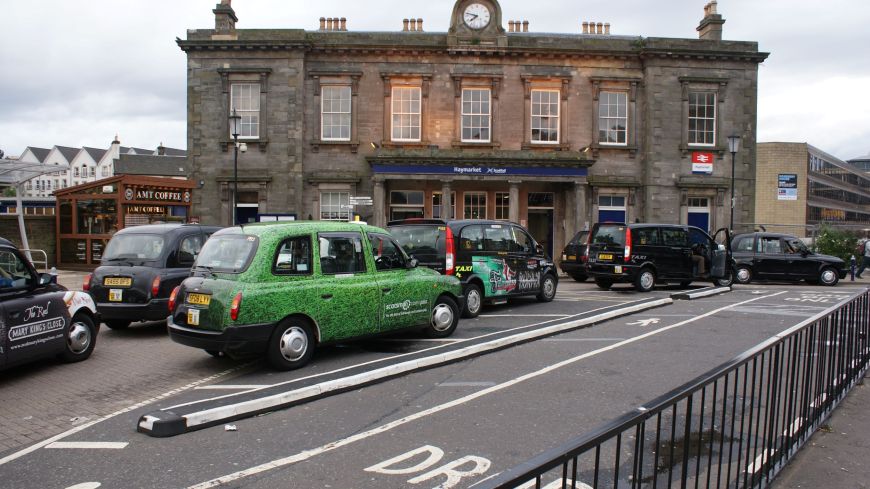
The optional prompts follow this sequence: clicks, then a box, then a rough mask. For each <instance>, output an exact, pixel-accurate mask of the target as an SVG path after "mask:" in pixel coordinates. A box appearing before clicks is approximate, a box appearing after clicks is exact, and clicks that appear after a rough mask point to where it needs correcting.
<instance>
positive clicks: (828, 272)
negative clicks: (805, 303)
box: [819, 267, 840, 287]
mask: <svg viewBox="0 0 870 489" xmlns="http://www.w3.org/2000/svg"><path fill="white" fill-rule="evenodd" d="M819 281H820V282H821V283H822V285H827V286H829V287H833V286H835V285H837V282H839V281H840V276H839V275H837V271H836V270H834V269H833V268H831V267H825V268H823V269H822V271H821V273H819Z"/></svg>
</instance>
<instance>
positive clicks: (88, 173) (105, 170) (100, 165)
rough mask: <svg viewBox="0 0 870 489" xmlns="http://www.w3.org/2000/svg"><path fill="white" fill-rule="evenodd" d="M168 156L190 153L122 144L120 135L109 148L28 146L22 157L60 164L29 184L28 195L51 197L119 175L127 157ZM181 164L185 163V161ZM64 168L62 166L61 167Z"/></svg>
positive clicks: (23, 158)
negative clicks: (119, 164) (120, 162)
mask: <svg viewBox="0 0 870 489" xmlns="http://www.w3.org/2000/svg"><path fill="white" fill-rule="evenodd" d="M135 156H165V157H177V158H184V157H186V156H187V152H186V151H184V150H181V149H175V148H166V147H164V146H163V145H162V144H161V145H160V146H159V147H158V148H157V149H156V150H149V149H143V148H134V147H127V146H121V142H120V141H119V140H118V137H117V136H115V139H114V141H112V143H111V144H110V145H109V147H108V149H99V148H90V147H87V146H85V147H82V148H72V147H69V146H53V147H52V148H51V149H46V148H37V147H33V146H28V147H27V148H25V149H24V152H22V153H21V155H20V156H19V158H18V159H19V160H21V161H24V162H28V163H41V164H45V165H57V166H58V167H59V169H58V171H56V172H53V173H50V174H48V175H43V176H40V177H36V178H34V179H32V180H30V181H28V182H27V183H26V184H25V190H24V192H25V195H24V197H51V196H52V193H53V192H54V191H56V190H61V189H64V188H67V187H74V186H76V185H82V184H85V183H90V182H95V181H97V180H99V179H102V178H106V177H111V176H114V175H115V163H116V162H117V161H118V160H119V159H121V158H124V157H135ZM181 166H184V164H183V163H182V165H181ZM61 167H62V169H60V168H61Z"/></svg>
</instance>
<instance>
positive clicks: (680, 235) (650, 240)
mask: <svg viewBox="0 0 870 489" xmlns="http://www.w3.org/2000/svg"><path fill="white" fill-rule="evenodd" d="M586 253H587V260H586V271H587V273H588V274H589V276H590V277H592V278H594V279H595V283H596V284H597V285H598V287H600V288H602V289H609V288H610V287H611V286H612V285H613V284H614V283H618V282H629V283H632V284H634V287H635V289H637V290H639V291H641V292H648V291H650V290H652V289H653V287H655V285H656V284H657V283H678V284H680V286H682V287H687V286H688V285H689V284H690V283H692V282H693V281H695V280H710V281H712V282H713V283H714V284H716V285H719V286H723V287H727V286H729V285H731V283H732V281H733V278H732V277H733V273H732V272H733V261H732V258H731V250H730V248H729V239H728V230H727V229H720V230H719V231H717V232H716V234H715V238H714V237H711V236H710V235H709V234H707V233H706V232H704V231H702V230H701V229H699V228H696V227H694V226H683V225H674V224H640V223H639V224H622V223H598V224H595V225H594V226H593V227H592V231H591V234H590V237H589V246H588V248H587V250H586Z"/></svg>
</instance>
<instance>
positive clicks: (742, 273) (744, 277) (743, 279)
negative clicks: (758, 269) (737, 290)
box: [735, 265, 752, 285]
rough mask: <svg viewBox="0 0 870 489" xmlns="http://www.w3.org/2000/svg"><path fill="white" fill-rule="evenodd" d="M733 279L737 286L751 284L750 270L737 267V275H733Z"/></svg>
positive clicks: (744, 267) (745, 267)
mask: <svg viewBox="0 0 870 489" xmlns="http://www.w3.org/2000/svg"><path fill="white" fill-rule="evenodd" d="M735 279H736V280H737V283H738V284H743V285H746V284H748V283H749V282H752V269H751V268H749V267H747V266H743V265H741V266H739V267H737V273H736V274H735Z"/></svg>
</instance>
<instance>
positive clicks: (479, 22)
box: [462, 3, 489, 29]
mask: <svg viewBox="0 0 870 489" xmlns="http://www.w3.org/2000/svg"><path fill="white" fill-rule="evenodd" d="M462 20H464V21H465V25H467V26H468V27H471V28H472V29H483V28H484V27H486V26H487V24H489V9H488V8H486V6H485V5H483V4H480V3H472V4H471V5H469V6H468V7H465V13H463V14H462Z"/></svg>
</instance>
